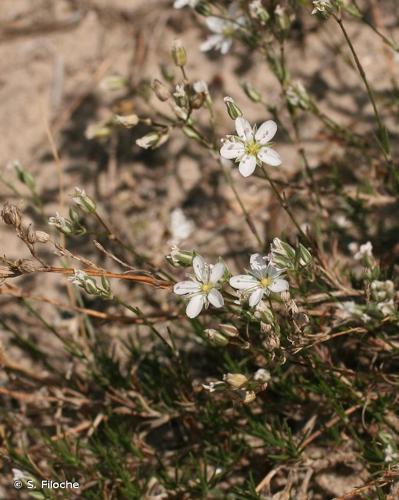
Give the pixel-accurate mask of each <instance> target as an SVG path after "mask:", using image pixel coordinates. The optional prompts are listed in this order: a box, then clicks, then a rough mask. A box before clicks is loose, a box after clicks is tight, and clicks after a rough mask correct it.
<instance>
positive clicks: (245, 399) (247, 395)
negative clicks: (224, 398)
mask: <svg viewBox="0 0 399 500" xmlns="http://www.w3.org/2000/svg"><path fill="white" fill-rule="evenodd" d="M238 395H239V398H240V400H241V402H242V403H244V404H249V403H252V401H255V399H256V393H255V391H238Z"/></svg>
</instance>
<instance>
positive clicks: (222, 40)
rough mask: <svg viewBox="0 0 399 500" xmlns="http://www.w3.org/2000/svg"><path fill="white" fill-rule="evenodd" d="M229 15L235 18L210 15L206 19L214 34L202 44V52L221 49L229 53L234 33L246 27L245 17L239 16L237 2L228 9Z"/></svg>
mask: <svg viewBox="0 0 399 500" xmlns="http://www.w3.org/2000/svg"><path fill="white" fill-rule="evenodd" d="M228 17H229V18H230V19H234V22H233V21H230V20H228V19H221V18H220V17H215V16H210V17H208V18H207V20H206V24H207V25H208V28H209V29H210V30H211V31H213V33H214V34H213V35H211V36H209V37H208V39H207V40H205V42H203V43H202V44H201V46H200V49H201V51H202V52H208V51H209V50H213V49H215V50H220V52H221V53H222V54H227V52H228V51H229V50H230V48H231V46H232V44H233V40H234V34H235V33H236V32H237V31H238V30H239V29H240V27H244V24H245V18H244V17H243V16H237V4H233V5H232V6H231V7H230V8H229V10H228Z"/></svg>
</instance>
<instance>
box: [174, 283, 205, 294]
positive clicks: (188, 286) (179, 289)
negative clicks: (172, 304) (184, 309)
mask: <svg viewBox="0 0 399 500" xmlns="http://www.w3.org/2000/svg"><path fill="white" fill-rule="evenodd" d="M200 290H201V285H200V284H199V283H196V282H195V281H180V282H179V283H176V285H175V286H174V287H173V291H174V292H175V294H176V295H186V294H188V293H196V292H199V291H200Z"/></svg>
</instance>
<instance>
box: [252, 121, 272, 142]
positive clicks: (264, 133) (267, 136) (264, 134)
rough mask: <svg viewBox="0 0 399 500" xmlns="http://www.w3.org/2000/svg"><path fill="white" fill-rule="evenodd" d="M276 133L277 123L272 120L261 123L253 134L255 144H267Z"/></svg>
mask: <svg viewBox="0 0 399 500" xmlns="http://www.w3.org/2000/svg"><path fill="white" fill-rule="evenodd" d="M276 132H277V123H276V122H274V121H273V120H267V122H264V123H262V125H261V126H260V127H259V128H258V130H257V131H256V134H255V139H256V142H259V143H260V144H267V143H268V142H270V141H271V140H272V139H273V137H274V136H275V134H276Z"/></svg>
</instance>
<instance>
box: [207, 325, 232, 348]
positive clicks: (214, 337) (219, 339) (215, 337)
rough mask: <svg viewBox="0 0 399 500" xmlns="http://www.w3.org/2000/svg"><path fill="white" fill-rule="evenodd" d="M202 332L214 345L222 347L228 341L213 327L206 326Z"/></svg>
mask: <svg viewBox="0 0 399 500" xmlns="http://www.w3.org/2000/svg"><path fill="white" fill-rule="evenodd" d="M204 333H205V335H206V338H207V339H208V340H209V342H210V343H211V344H212V345H214V346H218V347H224V346H226V345H228V343H229V341H228V339H226V337H224V336H223V335H222V334H221V333H220V332H218V331H217V330H214V329H213V328H207V329H206V330H204Z"/></svg>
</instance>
